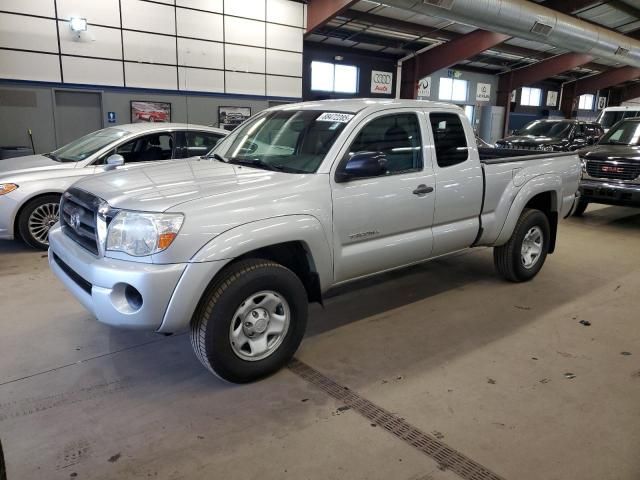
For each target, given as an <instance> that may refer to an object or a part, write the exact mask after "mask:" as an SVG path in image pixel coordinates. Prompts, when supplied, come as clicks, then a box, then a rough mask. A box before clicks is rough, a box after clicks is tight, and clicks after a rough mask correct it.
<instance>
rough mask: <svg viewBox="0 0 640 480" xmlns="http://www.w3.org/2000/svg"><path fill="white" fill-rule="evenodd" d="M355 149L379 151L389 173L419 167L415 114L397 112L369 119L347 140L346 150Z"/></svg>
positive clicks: (353, 150)
mask: <svg viewBox="0 0 640 480" xmlns="http://www.w3.org/2000/svg"><path fill="white" fill-rule="evenodd" d="M357 152H379V153H383V154H384V155H385V157H386V158H387V171H388V173H389V174H397V173H405V172H412V171H420V170H422V140H421V137H420V123H419V122H418V117H417V116H416V115H415V114H413V113H401V114H396V115H387V116H384V117H380V118H376V119H375V120H372V121H371V122H369V123H368V124H366V125H365V126H364V127H363V128H362V130H360V133H359V134H358V136H357V137H356V139H355V140H354V141H353V143H352V144H351V147H350V149H349V154H350V155H352V154H354V153H357Z"/></svg>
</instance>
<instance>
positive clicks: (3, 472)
mask: <svg viewBox="0 0 640 480" xmlns="http://www.w3.org/2000/svg"><path fill="white" fill-rule="evenodd" d="M0 480H7V468H6V466H5V463H4V452H3V451H2V442H1V441H0Z"/></svg>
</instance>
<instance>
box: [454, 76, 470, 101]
mask: <svg viewBox="0 0 640 480" xmlns="http://www.w3.org/2000/svg"><path fill="white" fill-rule="evenodd" d="M451 100H454V101H456V102H466V101H467V81H466V80H454V81H453V93H452V95H451Z"/></svg>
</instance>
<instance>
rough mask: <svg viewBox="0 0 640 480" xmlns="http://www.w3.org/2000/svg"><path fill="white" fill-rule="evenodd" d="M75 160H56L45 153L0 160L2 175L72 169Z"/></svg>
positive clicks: (74, 165) (0, 172)
mask: <svg viewBox="0 0 640 480" xmlns="http://www.w3.org/2000/svg"><path fill="white" fill-rule="evenodd" d="M76 165H77V164H76V163H75V162H56V161H55V160H52V159H50V158H49V157H45V156H44V155H27V156H26V157H14V158H6V159H4V160H0V177H5V176H7V175H18V174H22V173H38V172H45V173H46V172H48V171H50V170H60V169H71V168H75V167H76Z"/></svg>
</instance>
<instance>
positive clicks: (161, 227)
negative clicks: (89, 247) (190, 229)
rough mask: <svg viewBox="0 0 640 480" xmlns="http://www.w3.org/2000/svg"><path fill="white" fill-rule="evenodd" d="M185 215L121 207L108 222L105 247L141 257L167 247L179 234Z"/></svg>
mask: <svg viewBox="0 0 640 480" xmlns="http://www.w3.org/2000/svg"><path fill="white" fill-rule="evenodd" d="M183 221H184V215H182V214H181V213H144V212H132V211H127V210H123V211H121V212H119V213H118V214H117V215H116V216H115V218H114V219H113V220H112V221H111V223H110V224H109V230H108V232H107V244H106V250H111V251H113V252H124V253H127V254H129V255H132V256H134V257H144V256H146V255H152V254H154V253H158V252H161V251H163V250H166V249H167V248H169V245H171V243H173V241H174V240H175V238H176V237H177V236H178V232H179V231H180V227H182V222H183Z"/></svg>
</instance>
